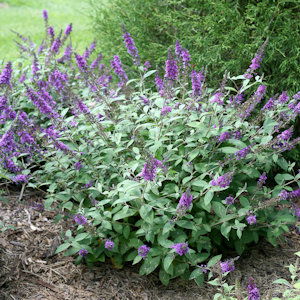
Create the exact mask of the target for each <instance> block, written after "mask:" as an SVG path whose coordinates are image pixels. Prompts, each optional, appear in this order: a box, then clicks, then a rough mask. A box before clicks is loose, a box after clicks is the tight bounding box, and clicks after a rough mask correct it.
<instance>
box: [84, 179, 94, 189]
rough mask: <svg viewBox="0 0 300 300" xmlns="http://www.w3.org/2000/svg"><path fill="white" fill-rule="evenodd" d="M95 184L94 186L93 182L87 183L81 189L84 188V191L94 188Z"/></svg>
mask: <svg viewBox="0 0 300 300" xmlns="http://www.w3.org/2000/svg"><path fill="white" fill-rule="evenodd" d="M93 184H94V181H93V180H91V181H90V182H89V183H86V184H85V185H83V186H82V187H81V188H82V189H88V188H90V187H92V186H93Z"/></svg>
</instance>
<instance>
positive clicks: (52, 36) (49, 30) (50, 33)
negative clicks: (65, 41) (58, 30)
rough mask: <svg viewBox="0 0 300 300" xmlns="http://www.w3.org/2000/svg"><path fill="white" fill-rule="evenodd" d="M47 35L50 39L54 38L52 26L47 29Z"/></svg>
mask: <svg viewBox="0 0 300 300" xmlns="http://www.w3.org/2000/svg"><path fill="white" fill-rule="evenodd" d="M48 34H49V35H50V37H51V38H54V36H55V33H54V29H53V27H52V26H49V27H48Z"/></svg>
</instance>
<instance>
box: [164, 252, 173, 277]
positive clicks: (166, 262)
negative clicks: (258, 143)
mask: <svg viewBox="0 0 300 300" xmlns="http://www.w3.org/2000/svg"><path fill="white" fill-rule="evenodd" d="M173 260H174V257H173V255H171V254H169V255H168V256H166V257H165V258H164V261H163V265H164V269H165V271H166V272H168V270H169V268H170V265H171V264H172V262H173ZM168 273H169V272H168Z"/></svg>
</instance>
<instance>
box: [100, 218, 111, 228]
mask: <svg viewBox="0 0 300 300" xmlns="http://www.w3.org/2000/svg"><path fill="white" fill-rule="evenodd" d="M101 227H103V228H105V229H108V230H112V226H111V223H110V222H108V221H106V220H103V221H102V223H101Z"/></svg>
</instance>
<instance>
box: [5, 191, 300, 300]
mask: <svg viewBox="0 0 300 300" xmlns="http://www.w3.org/2000/svg"><path fill="white" fill-rule="evenodd" d="M19 194H20V192H19V191H16V190H14V191H10V192H9V195H8V194H7V195H4V197H6V198H7V199H9V203H5V202H3V201H1V202H0V222H2V221H4V223H5V224H6V225H9V224H10V225H13V226H15V227H16V229H8V230H6V231H5V232H2V233H0V278H1V279H0V288H1V289H0V300H2V299H24V300H25V299H28V300H29V299H40V300H43V299H48V300H50V299H213V295H214V294H215V293H216V288H215V287H213V286H210V285H208V284H205V285H204V286H203V287H202V288H199V287H198V286H197V285H196V283H195V282H193V281H189V282H187V281H184V280H182V279H176V280H173V281H171V282H170V284H169V286H168V287H165V286H163V285H162V284H161V283H160V280H159V277H158V272H154V273H152V274H150V275H149V276H143V277H140V276H139V267H138V266H131V265H130V264H126V265H125V266H124V268H123V269H115V268H114V266H113V264H112V263H111V262H110V261H109V260H108V258H107V259H106V262H105V263H99V264H98V265H95V266H94V267H92V268H89V267H87V266H86V265H84V264H81V265H79V266H75V265H74V257H65V256H63V254H61V253H60V254H58V255H54V251H55V249H56V247H57V245H58V244H59V242H60V233H61V231H65V230H66V229H67V228H68V229H70V228H71V229H72V228H73V226H75V225H74V224H73V222H72V221H71V220H67V221H65V220H64V221H59V222H58V223H57V224H55V222H54V218H55V216H56V213H55V212H54V211H52V212H51V211H44V212H41V211H39V209H40V207H41V206H40V205H39V204H42V202H43V197H42V195H41V194H40V193H37V192H35V191H27V190H25V192H24V194H23V203H25V205H24V206H23V205H20V204H18V202H17V201H16V199H18V198H19ZM26 203H27V205H26ZM33 207H34V208H33ZM74 228H75V227H74ZM285 240H286V243H285V244H283V245H280V246H279V247H278V248H273V247H272V246H271V245H270V244H269V243H268V242H266V241H260V242H259V245H258V246H256V247H255V248H253V250H250V251H248V252H245V253H244V254H243V255H242V257H241V258H240V259H239V260H238V261H236V263H235V271H234V272H232V274H230V275H229V276H228V279H227V282H228V283H229V284H234V283H235V280H236V279H238V280H239V281H240V284H241V290H242V291H243V295H244V296H246V294H247V289H246V287H247V282H248V279H249V277H253V278H255V282H256V284H257V286H258V288H259V290H260V293H261V296H262V299H267V295H269V294H272V293H273V296H279V297H280V294H278V293H277V294H276V288H275V285H274V284H272V282H273V281H274V280H276V279H278V278H285V279H287V280H290V278H289V275H290V274H289V271H288V269H287V268H286V267H285V266H288V265H290V264H294V263H295V260H296V256H295V255H294V253H295V252H296V251H297V250H299V248H300V237H299V235H296V234H287V235H286V236H285ZM233 255H234V254H233Z"/></svg>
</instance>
